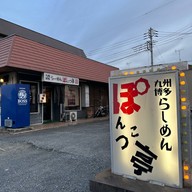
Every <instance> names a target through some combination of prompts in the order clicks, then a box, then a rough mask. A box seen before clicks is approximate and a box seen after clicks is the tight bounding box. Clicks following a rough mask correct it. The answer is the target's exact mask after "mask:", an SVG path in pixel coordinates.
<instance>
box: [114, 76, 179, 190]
mask: <svg viewBox="0 0 192 192" xmlns="http://www.w3.org/2000/svg"><path fill="white" fill-rule="evenodd" d="M110 104H111V106H110V112H111V113H110V131H111V152H112V153H111V154H112V156H111V162H112V172H113V173H115V174H118V175H123V176H125V177H133V178H136V179H139V180H144V181H154V182H159V183H161V184H165V185H168V186H174V187H182V171H181V170H182V168H181V153H180V140H179V136H180V135H179V126H180V122H179V111H180V109H179V106H180V105H179V91H178V73H177V72H169V73H166V74H165V73H164V74H163V73H153V74H142V75H141V74H140V75H135V76H129V77H128V76H126V77H122V76H121V77H111V78H110Z"/></svg>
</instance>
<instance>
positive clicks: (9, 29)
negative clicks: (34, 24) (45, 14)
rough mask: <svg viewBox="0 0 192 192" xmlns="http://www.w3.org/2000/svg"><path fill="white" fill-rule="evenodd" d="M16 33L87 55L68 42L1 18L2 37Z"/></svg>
mask: <svg viewBox="0 0 192 192" xmlns="http://www.w3.org/2000/svg"><path fill="white" fill-rule="evenodd" d="M13 34H16V35H18V36H20V37H23V38H27V39H30V40H32V41H35V42H38V43H42V44H44V45H48V46H51V47H54V48H56V49H60V50H62V51H66V52H69V53H73V54H75V55H79V56H81V57H86V55H85V53H84V51H83V50H82V49H79V48H77V47H74V46H72V45H69V44H67V43H64V42H61V41H58V40H56V39H53V38H51V37H48V36H46V35H43V34H41V33H38V32H35V31H32V30H30V29H27V28H25V27H22V26H19V25H17V24H14V23H11V22H9V21H6V20H4V19H1V18H0V37H1V36H2V37H6V36H10V35H13Z"/></svg>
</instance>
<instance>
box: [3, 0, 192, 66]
mask: <svg viewBox="0 0 192 192" xmlns="http://www.w3.org/2000/svg"><path fill="white" fill-rule="evenodd" d="M0 5H1V6H0V18H2V19H5V20H8V21H10V22H13V23H16V24H18V25H21V26H23V27H26V28H29V29H31V30H34V31H37V32H39V33H42V34H45V35H47V36H50V37H52V38H55V39H58V40H60V41H63V42H65V43H68V44H70V45H73V46H76V47H78V48H81V49H83V50H84V52H85V54H86V55H87V57H88V58H91V59H94V60H97V61H100V62H103V63H105V64H109V65H113V66H116V67H119V68H120V69H126V68H133V67H139V66H148V65H151V55H150V51H147V43H146V42H147V41H149V38H148V30H149V29H150V28H152V29H154V31H153V40H154V47H153V52H154V54H153V58H154V64H163V63H170V62H178V61H179V60H181V61H189V63H192V0H31V1H29V0H28V1H27V0H17V1H16V0H6V1H5V0H0ZM156 31H157V32H156ZM145 33H146V34H145ZM156 33H157V34H158V37H156V36H157V35H155V34H156ZM144 34H145V35H144ZM144 36H146V37H144Z"/></svg>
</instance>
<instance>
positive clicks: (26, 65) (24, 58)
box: [0, 35, 117, 83]
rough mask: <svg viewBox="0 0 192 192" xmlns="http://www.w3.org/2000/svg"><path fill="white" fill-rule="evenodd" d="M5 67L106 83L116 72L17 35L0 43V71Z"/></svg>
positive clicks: (106, 66)
mask: <svg viewBox="0 0 192 192" xmlns="http://www.w3.org/2000/svg"><path fill="white" fill-rule="evenodd" d="M4 66H8V67H15V68H20V69H28V70H33V71H40V72H47V73H53V74H59V75H64V76H69V77H76V78H79V79H84V80H91V81H98V82H105V83H107V82H108V77H109V76H110V71H113V70H117V68H115V67H112V66H109V65H105V64H102V63H100V62H97V61H93V60H90V59H87V58H83V57H80V56H77V55H74V54H71V53H68V52H64V51H61V50H58V49H55V48H53V47H49V46H47V45H44V44H40V43H37V42H34V41H32V40H29V39H25V38H23V37H19V36H16V35H13V36H10V37H6V38H3V39H2V40H0V67H4Z"/></svg>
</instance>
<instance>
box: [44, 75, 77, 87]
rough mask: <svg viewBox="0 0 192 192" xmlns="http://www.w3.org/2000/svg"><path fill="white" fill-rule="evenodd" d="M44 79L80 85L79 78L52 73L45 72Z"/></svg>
mask: <svg viewBox="0 0 192 192" xmlns="http://www.w3.org/2000/svg"><path fill="white" fill-rule="evenodd" d="M42 81H46V82H51V83H61V84H68V85H79V79H78V78H74V77H66V76H62V75H55V74H51V73H43V76H42Z"/></svg>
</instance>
